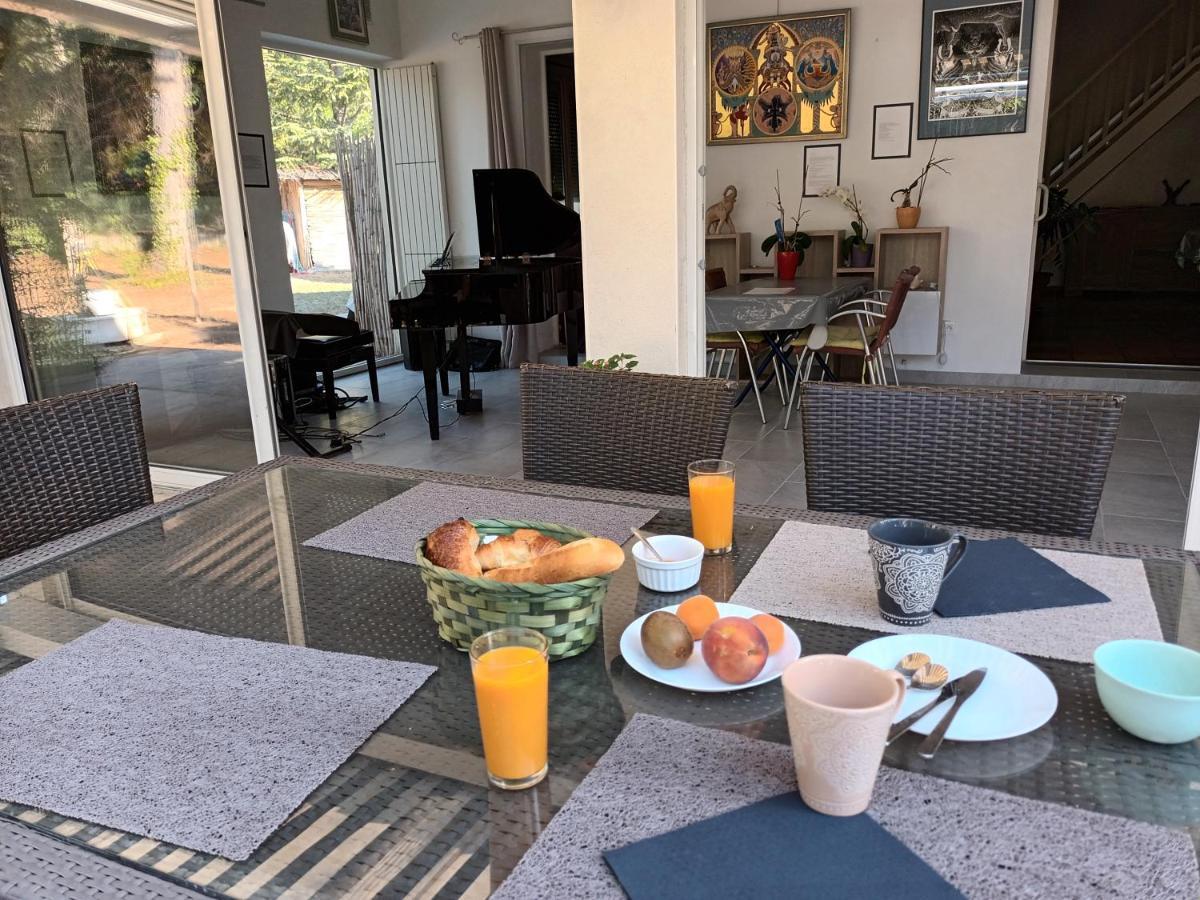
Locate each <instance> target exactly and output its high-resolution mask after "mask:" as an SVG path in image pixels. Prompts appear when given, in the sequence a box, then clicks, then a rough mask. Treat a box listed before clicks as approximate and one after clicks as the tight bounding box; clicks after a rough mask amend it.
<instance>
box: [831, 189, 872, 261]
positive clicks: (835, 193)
mask: <svg viewBox="0 0 1200 900" xmlns="http://www.w3.org/2000/svg"><path fill="white" fill-rule="evenodd" d="M821 196H822V197H831V198H833V199H834V200H837V202H838V203H840V204H842V206H844V207H846V209H848V210H850V212H852V213H853V214H854V218H853V219H851V220H850V231H851V233H850V234H848V235H846V237H845V238H843V239H842V259H843V260H844V261H845V262H846V263H848V264H849V266H850V267H851V268H854V269H869V268H870V267H871V262H872V260H873V259H874V256H875V245H874V244H871V243H869V242H868V241H867V236H868V234H869V233H870V231H869V229H868V228H867V220H866V218H864V217H863V212H862V204H861V203H860V202H859V199H858V191H857V190H856V189H855V187H854V185H850V187H849V188H845V187H842V185H840V184H839V185H838V186H837V187H833V188H829V189H828V190H826V191H822V193H821Z"/></svg>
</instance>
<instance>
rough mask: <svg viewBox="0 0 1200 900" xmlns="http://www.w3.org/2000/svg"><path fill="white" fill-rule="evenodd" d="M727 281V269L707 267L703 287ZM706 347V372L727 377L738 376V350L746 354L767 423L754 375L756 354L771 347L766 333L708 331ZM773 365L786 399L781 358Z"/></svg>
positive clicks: (757, 400)
mask: <svg viewBox="0 0 1200 900" xmlns="http://www.w3.org/2000/svg"><path fill="white" fill-rule="evenodd" d="M727 284H728V281H727V280H726V278H725V270H724V269H722V268H715V269H705V270H704V290H705V291H706V292H707V291H716V290H720V289H721V288H723V287H726V286H727ZM704 349H705V352H706V355H707V361H706V364H705V374H706V375H708V377H710V378H728V379H731V380H734V381H736V380H737V376H736V375H735V374H734V367H735V366H736V364H737V359H738V353H739V352H741V353H743V354H744V355H745V357H746V366H747V368H748V369H749V372H750V386H751V387H752V388H753V389H754V402H755V403H757V404H758V417H759V418H760V419H762V423H763V424H764V425H766V424H767V414H766V412H765V411H764V410H763V403H762V392H761V390H760V388H759V384H758V379H757V378H756V377H755V375H754V357H755V356H757V355H759V354H760V353H763V352H764V351H766V352H770V350H771V347H770V345H769V344H767V337H766V335H765V334H763V333H762V332H761V331H720V332H714V333H713V334H710V335H707V336H706V337H705V340H704ZM771 363H772V365H773V366H774V367H775V381H776V383H777V384H778V385H779V399H780V400H781V401H782V402H784V403H786V402H787V390H786V387H785V384H784V381H783V378H782V377H781V375H780V371H779V362H778V360H776V359H774V358H772V360H771Z"/></svg>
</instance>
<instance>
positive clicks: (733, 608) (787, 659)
mask: <svg viewBox="0 0 1200 900" xmlns="http://www.w3.org/2000/svg"><path fill="white" fill-rule="evenodd" d="M678 608H679V605H678V604H676V605H674V606H664V607H663V608H662V611H663V612H669V613H673V612H675V610H677V609H678ZM761 611H762V610H758V609H751V608H750V607H749V606H739V605H738V604H736V603H718V604H717V612H719V613H720V614H721V616H722V618H723V617H725V616H741V617H742V618H745V619H748V618H750V617H751V616H755V615H758V614H759V613H760V612H761ZM655 612H657V610H655ZM649 615H650V613H646V615H645V616H638V617H637V618H636V619H634V620H633V621H632V622H630V623H629V626H628V627H627V628H626V629H625V631H624V632H622V634H621V655H622V656H623V657H625V662H627V663H628V664H629V667H630V668H631V669H633V670H634V671H635V672H639V673H641V674H642V675H645V676H646V677H647V678H650V679H652V680H654V681H657V682H659V683H660V684H666V685H669V686H671V687H677V688H682V689H683V690H685V691H701V692H703V693H708V694H716V693H724V692H726V691H740V690H744V689H745V688H752V687H757V686H758V685H760V684H766V683H767V682H768V681H774V680H775V679H776V678H778V677H779V676H780V675H782V674H783V670H784V669H786V668H787V667H788V666H789V665H790V664H791V663H793V662H795V661H796V660H797V659H798V658H799V657H800V637H799V636H798V635H797V634H796V632H794V631H792V629H791V628H789V627H788V625H787V623H786V622H785V623H784V624H783V646H782V647H780V648H779V651H778V652H776V653H772V654H771V655H770V656H768V657H767V664H766V665H765V666H763V670H762V671H761V672H759V673H758V677H757V678H755V679H754V680H752V681H747V682H746V683H745V684H730V683H729V682H727V681H722V680H721V679H720V678H718V677H717V676H716V675H714V674H713V673H712V670H711V669H709V667H708V666H707V665H705V664H704V656H703V655H702V654H701V652H700V645H701V641H696V647H695V649H694V650H692V657H691V659H689V660H688V661H687V662H686V663H684V664H683V665H682V666H680V667H679V668H678V669H663V668H660V667H659V666H656V665H655V664H654V663H653V662H651V661H650V657H648V656H647V655H646V651H644V650H643V649H642V622H644V621H645V620H646V616H649Z"/></svg>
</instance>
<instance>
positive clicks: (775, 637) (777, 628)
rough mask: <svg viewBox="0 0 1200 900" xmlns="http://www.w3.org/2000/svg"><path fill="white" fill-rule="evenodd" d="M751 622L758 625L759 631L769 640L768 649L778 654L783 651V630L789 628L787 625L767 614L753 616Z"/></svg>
mask: <svg viewBox="0 0 1200 900" xmlns="http://www.w3.org/2000/svg"><path fill="white" fill-rule="evenodd" d="M750 621H751V622H753V623H754V624H755V625H757V626H758V630H759V631H761V632H762V633H763V637H765V638H766V639H767V647H769V648H770V651H771V652H772V653H778V652H779V651H780V650H781V649H783V638H784V633H783V629H784V628H786V627H787V626H786V625H784V624H783V623H782V622H780V621H779V620H778V619H777V618H775V617H774V616H769V615H767V614H766V613H759V614H758V615H756V616H751V617H750Z"/></svg>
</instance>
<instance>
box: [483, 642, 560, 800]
mask: <svg viewBox="0 0 1200 900" xmlns="http://www.w3.org/2000/svg"><path fill="white" fill-rule="evenodd" d="M549 651H550V642H549V641H548V640H546V638H545V637H543V636H542V635H541V634H539V633H538V632H536V631H533V630H531V629H529V628H500V629H498V630H496V631H489V632H488V633H487V634H485V635H482V636H480V637H477V638H476V639H475V640H474V641H473V642H472V643H471V675H472V676H473V678H474V680H475V702H476V704H477V705H478V707H479V729H480V731H481V732H482V733H483V756H484V761H485V762H486V763H487V773H488V780H489V781H490V782H491V783H492V784H494V785H495V786H496V787H498V788H503V789H504V790H506V791H517V790H521V789H522V788H527V787H533V785H535V784H537V783H538V782H539V781H541V780H542V779H543V778H545V777H546V769H547V764H546V749H547V743H548V737H547V723H546V720H547V712H548V708H549V704H550V663H549V659H548V654H549Z"/></svg>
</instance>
